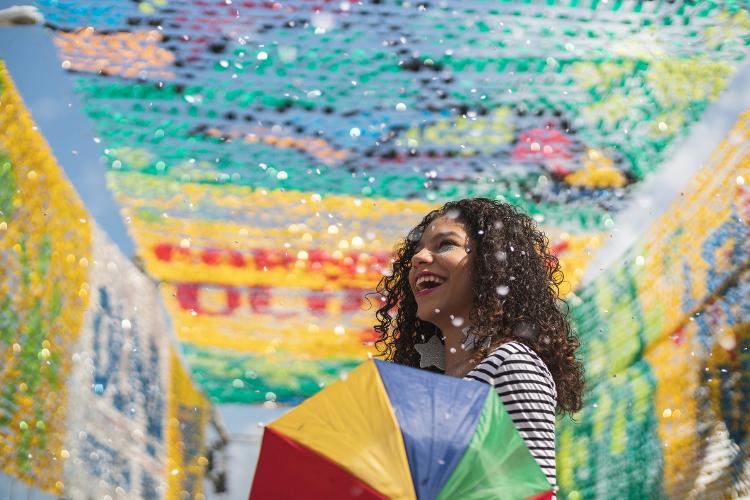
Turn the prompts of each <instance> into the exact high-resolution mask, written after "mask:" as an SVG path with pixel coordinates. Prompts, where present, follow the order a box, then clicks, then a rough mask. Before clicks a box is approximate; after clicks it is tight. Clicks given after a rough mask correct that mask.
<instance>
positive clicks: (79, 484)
mask: <svg viewBox="0 0 750 500" xmlns="http://www.w3.org/2000/svg"><path fill="white" fill-rule="evenodd" d="M0 255H2V259H3V263H4V264H3V266H2V271H0V273H1V274H0V355H1V356H2V362H1V363H0V387H2V392H1V393H0V471H2V472H3V473H5V474H9V475H10V476H13V477H15V478H18V479H19V480H21V481H23V482H25V483H27V484H29V485H31V486H33V487H35V488H38V489H40V490H42V491H45V492H49V493H52V494H55V495H59V496H64V497H70V498H88V497H92V498H93V497H96V498H104V497H107V496H109V497H112V498H116V497H122V496H125V497H127V498H154V499H156V498H166V499H173V498H174V499H176V498H183V497H184V494H185V492H187V494H190V495H197V494H200V493H201V492H202V491H203V484H202V483H203V481H202V479H203V477H204V475H205V471H206V468H207V466H208V459H207V451H208V450H207V429H208V428H209V427H210V426H215V425H216V423H215V419H212V418H211V415H212V411H213V410H212V407H211V406H210V404H209V403H208V400H207V399H206V398H205V396H203V394H202V393H201V392H200V391H198V390H197V389H196V388H195V387H194V385H193V384H192V382H191V381H190V378H189V377H188V375H187V374H186V373H185V370H184V368H183V367H182V361H181V360H180V359H179V358H178V357H177V354H176V347H175V345H174V344H175V341H174V339H173V337H172V336H171V335H170V333H169V327H168V322H167V318H166V313H165V311H163V310H162V308H161V306H160V299H159V292H158V288H157V287H156V286H155V285H154V284H153V282H152V281H151V280H150V279H149V278H148V277H147V276H145V275H144V274H143V273H142V272H141V271H139V270H138V269H137V268H136V266H135V265H134V264H133V263H132V262H130V261H129V260H128V259H126V258H125V257H124V256H123V255H122V253H121V252H120V251H119V249H118V248H117V247H116V246H115V245H114V244H112V243H111V242H110V241H109V240H108V238H107V237H106V236H105V234H104V232H103V231H102V230H101V229H100V228H99V227H98V226H97V225H96V223H95V222H94V221H93V220H92V219H91V217H90V214H89V213H88V212H87V211H86V209H85V208H84V206H83V204H82V203H81V201H80V199H79V198H78V196H77V194H76V193H75V191H74V189H73V187H72V186H71V185H70V183H69V181H68V180H67V179H66V178H65V176H64V175H63V172H62V170H61V169H60V167H59V166H58V165H57V162H56V161H55V159H54V157H53V156H52V154H51V153H50V151H49V148H48V146H47V144H46V143H45V141H44V139H43V138H42V136H41V134H40V133H39V132H38V131H37V128H36V126H35V125H34V123H33V122H32V120H31V118H30V116H29V113H28V112H27V110H26V108H25V106H24V104H23V102H22V101H21V99H20V98H19V96H18V94H17V92H16V90H15V88H14V86H13V83H12V81H11V79H10V77H9V76H8V74H7V72H6V70H5V67H4V66H3V65H2V63H1V62H0Z"/></svg>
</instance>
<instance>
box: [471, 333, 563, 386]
mask: <svg viewBox="0 0 750 500" xmlns="http://www.w3.org/2000/svg"><path fill="white" fill-rule="evenodd" d="M471 373H478V374H482V375H484V377H483V378H485V379H486V378H487V377H492V378H496V377H498V376H500V375H505V376H507V375H513V376H518V375H522V376H524V378H526V377H528V376H530V375H534V376H536V377H535V378H537V377H541V378H543V379H545V380H546V381H549V382H550V383H551V384H552V387H554V386H555V382H554V379H553V377H552V374H551V373H550V371H549V369H548V368H547V365H546V364H545V363H544V361H543V360H542V358H540V357H539V355H538V354H537V353H536V352H535V351H534V350H533V349H531V348H530V347H529V346H527V345H526V344H524V343H523V342H519V341H516V340H513V341H510V342H506V343H504V344H501V345H500V346H498V347H497V348H495V349H494V350H493V351H492V352H490V353H489V354H488V355H487V356H486V357H485V358H484V359H483V360H482V361H480V362H479V363H478V364H477V366H476V367H475V368H474V369H473V370H472V372H471Z"/></svg>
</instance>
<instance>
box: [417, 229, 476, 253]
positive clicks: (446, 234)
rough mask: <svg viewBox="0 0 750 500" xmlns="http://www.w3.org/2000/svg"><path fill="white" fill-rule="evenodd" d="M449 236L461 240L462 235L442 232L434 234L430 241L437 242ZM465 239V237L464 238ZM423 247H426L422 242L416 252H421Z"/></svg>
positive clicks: (453, 232)
mask: <svg viewBox="0 0 750 500" xmlns="http://www.w3.org/2000/svg"><path fill="white" fill-rule="evenodd" d="M447 236H455V237H456V238H458V239H461V235H460V234H458V233H457V232H455V231H441V232H439V233H435V234H433V235H432V236H431V237H430V241H435V240H437V239H439V238H444V237H447ZM464 238H465V236H464ZM423 246H424V245H423V244H422V241H421V240H420V242H419V243H418V244H417V247H416V249H415V250H416V251H417V252H418V251H420V250H421V249H422V247H423Z"/></svg>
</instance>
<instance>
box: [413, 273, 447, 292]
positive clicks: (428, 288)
mask: <svg viewBox="0 0 750 500" xmlns="http://www.w3.org/2000/svg"><path fill="white" fill-rule="evenodd" d="M443 283H445V279H443V278H441V277H440V276H436V275H434V274H427V275H423V276H420V277H419V278H417V281H416V283H414V289H415V290H416V292H415V295H417V296H420V297H421V296H422V295H427V294H429V293H432V292H433V291H434V290H435V289H436V288H438V287H439V286H440V285H442V284H443Z"/></svg>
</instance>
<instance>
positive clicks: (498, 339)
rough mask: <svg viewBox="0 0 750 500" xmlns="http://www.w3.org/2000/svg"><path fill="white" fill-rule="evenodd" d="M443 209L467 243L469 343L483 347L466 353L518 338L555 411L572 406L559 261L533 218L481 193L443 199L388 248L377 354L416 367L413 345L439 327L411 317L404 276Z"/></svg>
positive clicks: (579, 367)
mask: <svg viewBox="0 0 750 500" xmlns="http://www.w3.org/2000/svg"><path fill="white" fill-rule="evenodd" d="M444 215H449V216H451V217H454V216H455V218H456V220H458V221H460V222H462V223H463V224H464V226H465V228H466V232H467V234H468V235H469V236H470V237H471V238H473V240H474V242H475V243H474V245H473V246H472V252H474V253H475V258H474V262H473V266H472V269H471V271H470V272H471V274H472V276H474V284H475V286H473V295H474V296H473V304H474V310H473V312H472V317H470V318H469V320H470V321H469V324H470V325H472V328H473V330H474V332H475V335H476V336H477V338H478V341H479V342H478V343H477V345H480V346H484V347H482V348H479V349H477V352H475V353H474V354H473V356H472V361H473V363H475V364H476V363H478V362H479V361H481V360H482V359H483V358H484V357H486V356H487V355H489V354H490V353H491V352H492V351H493V350H494V349H496V348H497V347H499V346H500V345H501V344H503V343H505V342H509V341H511V340H515V341H518V342H522V343H523V344H524V345H526V346H528V347H529V348H531V349H533V350H534V351H535V352H536V353H537V354H538V355H539V357H540V358H541V359H542V360H543V361H544V363H545V364H546V365H547V368H548V369H549V371H550V373H551V374H552V377H553V378H554V380H555V385H556V387H557V408H556V411H557V413H558V414H565V413H574V412H576V411H578V410H580V409H581V408H582V406H583V384H584V378H583V364H582V363H581V362H580V361H579V360H578V359H577V358H576V350H577V349H578V347H579V344H580V343H579V339H578V336H577V335H576V333H575V332H574V331H573V330H572V329H571V327H570V323H569V322H568V318H567V316H568V313H569V307H568V304H567V303H566V302H565V301H564V300H562V298H560V296H559V295H560V284H561V283H562V282H563V273H562V271H561V270H560V262H559V261H558V259H557V257H555V256H554V255H552V254H551V253H550V250H549V239H548V238H547V237H546V236H545V235H544V233H543V232H542V231H541V230H540V229H539V228H538V227H537V224H536V222H535V221H534V220H533V219H532V218H531V217H529V216H528V215H526V214H524V213H522V212H520V211H519V210H518V209H517V208H516V207H515V206H513V205H510V204H508V203H502V202H498V201H494V200H490V199H487V198H470V199H464V200H459V201H451V202H448V203H446V204H445V205H444V206H443V207H441V208H439V209H437V210H433V211H432V212H430V213H428V214H427V215H426V216H425V217H424V219H422V222H420V223H419V224H418V225H417V226H416V227H415V228H414V229H412V231H411V232H410V233H409V235H408V236H407V237H406V238H405V239H404V240H403V241H402V242H401V243H400V244H399V245H398V246H397V247H396V249H395V253H394V256H393V266H392V271H393V272H392V273H389V274H388V275H386V276H383V278H382V279H381V280H380V283H378V286H377V288H376V291H377V292H378V293H379V294H380V296H381V299H380V300H381V301H382V302H381V305H382V307H380V309H378V310H377V312H376V313H375V317H376V318H377V321H378V324H377V325H375V331H376V332H377V333H378V334H379V338H378V339H377V340H376V342H375V346H376V348H377V350H378V352H379V356H380V357H384V358H385V359H388V360H391V361H394V362H396V363H399V364H403V365H407V366H415V367H418V366H419V353H418V352H417V350H416V349H415V347H414V345H415V344H416V343H420V342H424V340H425V339H429V338H430V337H431V336H432V335H435V334H438V333H439V330H438V328H437V327H436V326H435V325H433V324H432V323H429V322H426V321H422V320H420V319H419V318H418V317H417V303H416V300H415V298H414V295H413V294H412V291H411V288H410V287H409V279H408V275H409V269H410V267H411V261H412V257H413V256H414V253H415V249H416V247H417V245H418V244H419V240H420V237H421V235H422V233H423V232H424V230H425V228H426V227H427V226H428V224H430V223H431V222H432V221H433V220H435V219H437V218H438V217H441V216H444ZM499 286H507V287H508V292H507V293H506V294H504V295H503V294H501V293H498V291H497V290H498V287H499ZM563 306H564V309H565V310H564V311H563V310H562V307H563ZM488 339H489V341H488Z"/></svg>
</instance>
